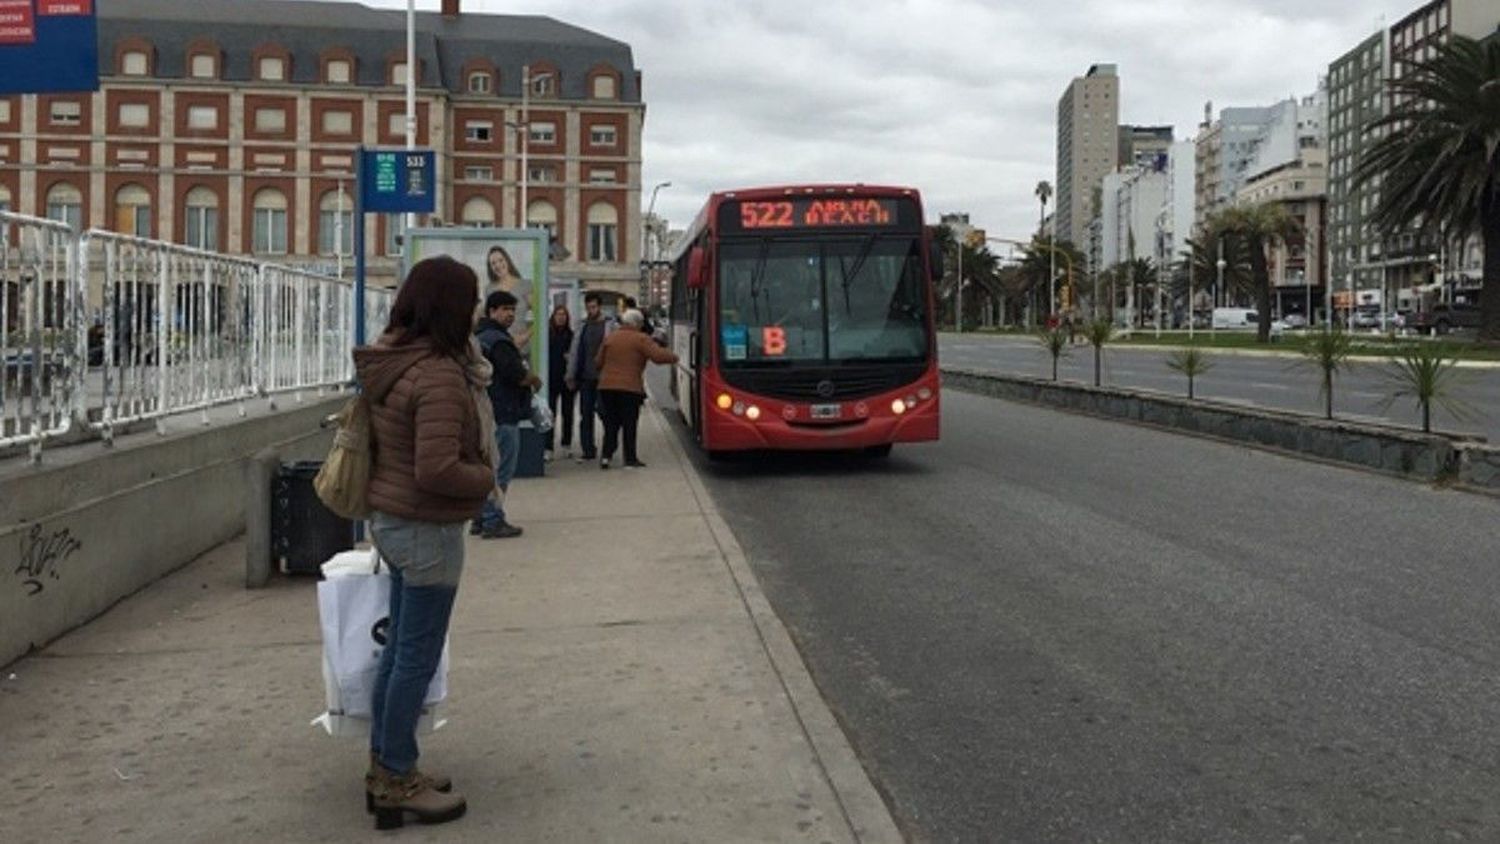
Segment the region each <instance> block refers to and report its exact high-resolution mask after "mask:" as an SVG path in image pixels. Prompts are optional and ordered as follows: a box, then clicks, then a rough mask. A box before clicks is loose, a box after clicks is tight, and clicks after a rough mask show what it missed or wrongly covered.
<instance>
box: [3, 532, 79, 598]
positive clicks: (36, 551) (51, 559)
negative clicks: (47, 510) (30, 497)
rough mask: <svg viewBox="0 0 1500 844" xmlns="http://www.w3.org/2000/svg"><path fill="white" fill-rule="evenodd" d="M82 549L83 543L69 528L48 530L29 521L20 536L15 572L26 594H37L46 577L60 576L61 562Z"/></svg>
mask: <svg viewBox="0 0 1500 844" xmlns="http://www.w3.org/2000/svg"><path fill="white" fill-rule="evenodd" d="M81 550H83V543H82V542H79V541H78V540H77V539H75V538H74V537H73V531H71V530H69V529H68V528H63V529H61V530H54V531H51V532H48V531H46V530H44V529H43V527H42V526H41V525H32V526H31V530H30V531H28V532H27V533H26V535H25V536H22V537H21V562H20V563H19V564H18V565H17V566H16V570H15V572H14V574H15V575H16V576H17V577H19V578H21V585H22V586H24V587H26V594H27V595H37V594H40V593H41V592H42V591H43V590H45V589H46V588H47V583H48V582H49V581H54V580H62V565H63V563H64V562H66V561H67V559H68V558H69V557H71V556H73V555H74V554H76V553H78V552H79V551H81Z"/></svg>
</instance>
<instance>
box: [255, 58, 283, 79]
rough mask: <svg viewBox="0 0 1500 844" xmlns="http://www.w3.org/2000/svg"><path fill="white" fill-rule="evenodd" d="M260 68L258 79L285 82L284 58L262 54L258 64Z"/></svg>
mask: <svg viewBox="0 0 1500 844" xmlns="http://www.w3.org/2000/svg"><path fill="white" fill-rule="evenodd" d="M258 69H259V70H260V81H262V82H285V81H286V59H283V58H281V57H280V56H263V57H262V58H261V60H260V62H259V64H258Z"/></svg>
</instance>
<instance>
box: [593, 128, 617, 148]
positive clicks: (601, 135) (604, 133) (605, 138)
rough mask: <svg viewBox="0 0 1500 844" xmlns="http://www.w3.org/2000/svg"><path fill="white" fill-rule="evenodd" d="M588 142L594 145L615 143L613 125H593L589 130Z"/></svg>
mask: <svg viewBox="0 0 1500 844" xmlns="http://www.w3.org/2000/svg"><path fill="white" fill-rule="evenodd" d="M589 143H591V144H593V145H594V146H596V147H612V146H614V145H615V127H613V126H595V127H594V128H592V129H590V130H589Z"/></svg>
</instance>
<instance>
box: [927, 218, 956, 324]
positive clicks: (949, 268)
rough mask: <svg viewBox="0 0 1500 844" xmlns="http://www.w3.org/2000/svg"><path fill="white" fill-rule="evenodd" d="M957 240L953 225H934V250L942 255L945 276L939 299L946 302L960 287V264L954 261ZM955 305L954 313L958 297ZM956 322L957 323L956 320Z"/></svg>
mask: <svg viewBox="0 0 1500 844" xmlns="http://www.w3.org/2000/svg"><path fill="white" fill-rule="evenodd" d="M957 240H958V239H957V236H956V235H954V233H953V227H952V226H948V225H944V224H942V223H939V224H938V225H936V226H933V227H932V251H933V252H935V253H937V255H939V256H941V259H942V262H943V278H942V281H941V282H940V284H941V285H942V291H941V295H940V296H939V300H940V301H944V302H946V301H947V300H948V299H950V298H952V297H953V291H954V290H955V289H957V287H958V265H957V264H956V263H954V261H953V252H954V248H953V245H954V243H956V242H957ZM935 260H936V259H935ZM953 307H954V308H955V311H954V313H957V310H956V309H957V308H958V301H957V300H956V299H954V302H953ZM940 310H941V309H940ZM955 324H957V322H956V321H955Z"/></svg>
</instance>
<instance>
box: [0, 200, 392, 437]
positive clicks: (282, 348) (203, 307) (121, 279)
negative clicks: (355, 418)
mask: <svg viewBox="0 0 1500 844" xmlns="http://www.w3.org/2000/svg"><path fill="white" fill-rule="evenodd" d="M0 245H3V248H0V283H3V289H4V292H3V295H0V349H3V350H4V367H5V368H4V372H3V377H0V448H4V447H13V446H17V445H27V446H29V447H30V449H31V455H32V458H33V459H34V460H35V459H40V453H41V448H42V445H43V444H44V443H46V442H47V441H48V440H53V439H56V438H58V437H61V436H64V435H67V434H69V433H70V432H76V431H78V430H84V431H87V432H91V433H94V434H97V435H98V436H100V437H102V438H103V439H105V440H106V441H110V440H112V439H113V435H114V431H115V428H116V427H117V426H120V425H124V424H128V423H132V422H139V421H142V420H156V421H157V423H158V428H160V426H161V423H162V421H163V420H165V419H166V418H168V417H170V416H173V415H176V414H181V413H186V412H199V413H201V414H202V416H203V421H204V422H205V423H207V421H208V419H209V413H208V411H209V409H210V408H213V407H217V406H222V405H232V404H236V403H237V404H239V406H240V413H241V414H242V415H243V414H244V413H245V411H246V403H247V402H249V401H251V400H253V399H257V398H265V399H266V400H267V401H269V402H270V403H271V406H273V407H274V406H275V403H276V400H277V398H278V396H281V395H286V394H290V395H291V396H293V398H294V400H296V401H300V400H301V399H302V393H303V391H304V390H308V389H323V388H327V387H331V386H336V385H342V384H345V383H348V382H349V381H351V380H352V379H353V375H354V373H353V363H352V360H351V357H350V354H349V350H350V349H351V348H352V347H353V345H354V317H353V314H354V306H353V301H354V297H353V291H352V286H351V285H350V283H349V282H346V281H342V280H340V279H336V278H331V277H328V276H324V275H320V274H317V273H313V272H308V271H306V270H301V269H297V268H293V267H285V266H279V265H275V264H263V263H259V262H256V261H251V260H248V259H245V258H241V257H235V256H230V255H220V254H217V253H213V252H205V251H201V250H197V249H190V248H187V247H183V246H177V245H174V244H170V243H162V242H159V241H152V240H143V239H140V238H135V237H129V236H125V235H119V234H113V233H109V232H102V231H97V230H94V231H88V232H82V233H79V232H75V231H73V230H72V229H71V228H69V227H68V226H67V225H65V224H62V223H57V222H53V221H50V220H42V219H37V218H34V217H27V216H22V215H19V214H13V213H7V212H0ZM393 298H394V296H393V293H392V291H389V290H368V291H367V292H366V296H365V301H366V303H367V306H366V320H367V322H366V325H367V327H368V330H369V331H370V332H371V333H372V336H373V334H374V333H377V332H378V331H379V330H380V328H381V327H383V326H384V324H385V321H386V318H387V315H388V314H389V311H390V306H391V302H392V299H393Z"/></svg>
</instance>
